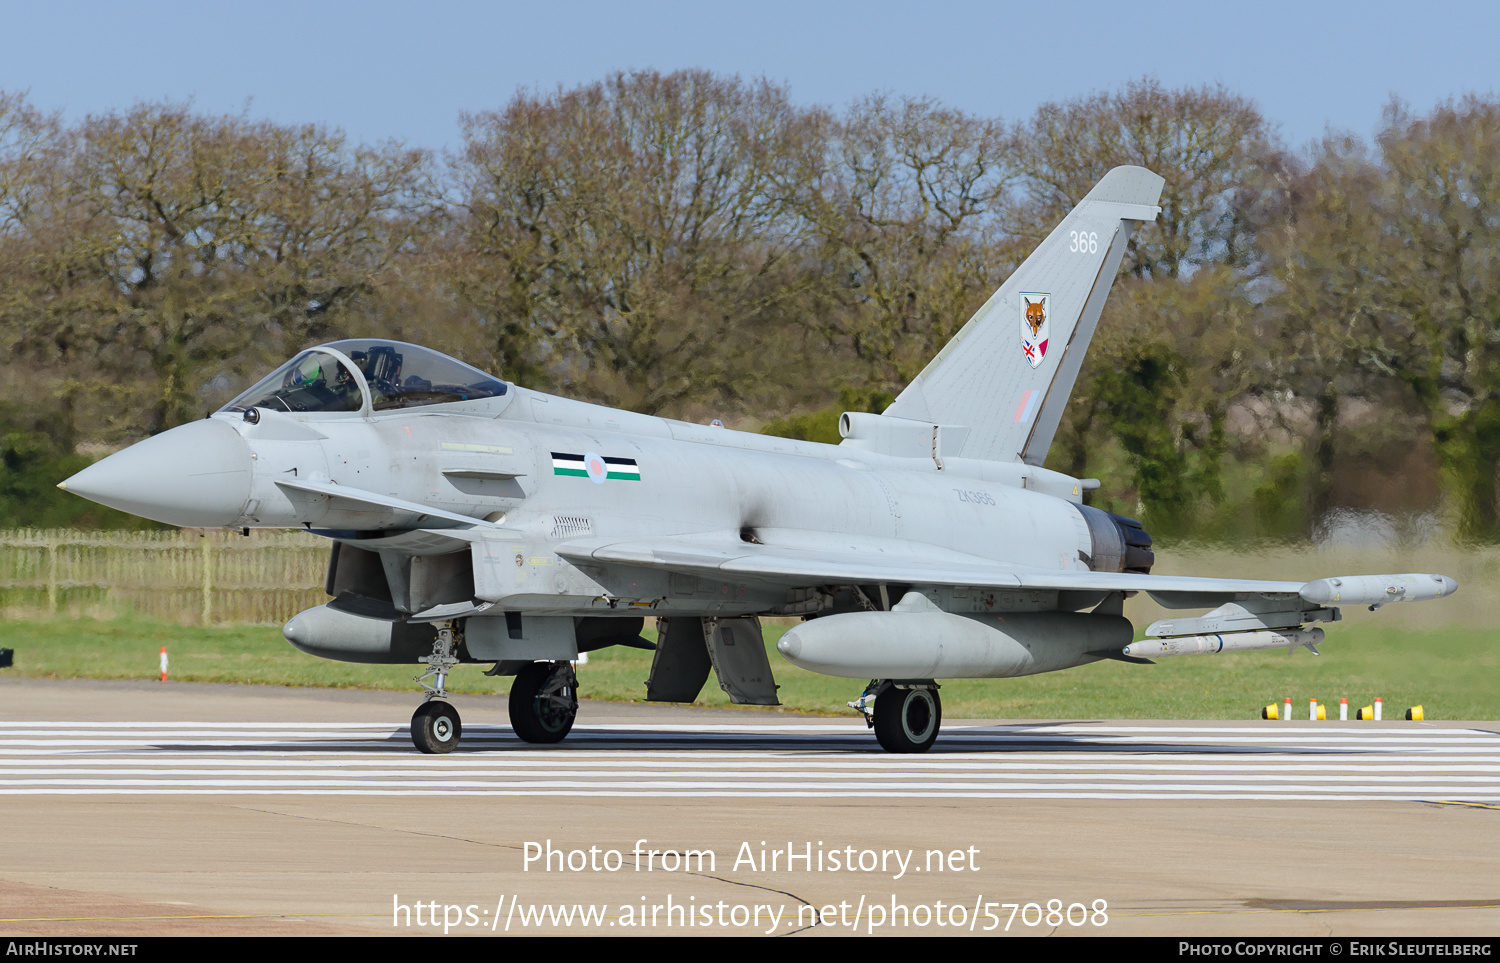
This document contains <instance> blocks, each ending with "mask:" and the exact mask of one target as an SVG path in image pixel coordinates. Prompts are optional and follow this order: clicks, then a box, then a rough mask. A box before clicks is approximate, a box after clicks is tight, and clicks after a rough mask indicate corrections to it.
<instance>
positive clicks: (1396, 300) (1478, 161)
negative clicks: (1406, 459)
mask: <svg viewBox="0 0 1500 963" xmlns="http://www.w3.org/2000/svg"><path fill="white" fill-rule="evenodd" d="M1378 140H1379V145H1380V154H1381V159H1382V161H1383V162H1384V164H1385V166H1386V168H1387V169H1388V171H1389V176H1390V181H1389V187H1388V191H1387V192H1386V195H1385V197H1386V202H1387V204H1388V205H1389V206H1388V215H1387V219H1386V230H1387V231H1389V232H1391V236H1392V237H1393V238H1394V239H1395V242H1396V243H1395V244H1393V245H1392V248H1393V256H1395V257H1397V258H1398V260H1395V261H1394V263H1393V265H1392V270H1391V272H1390V279H1389V282H1388V283H1389V291H1390V294H1389V297H1390V306H1391V308H1392V309H1393V317H1394V318H1395V320H1396V324H1395V325H1394V327H1393V330H1392V331H1391V332H1390V335H1389V336H1388V337H1387V339H1386V340H1385V342H1384V343H1383V345H1382V348H1383V354H1384V359H1383V360H1384V361H1385V363H1386V365H1387V366H1388V367H1389V368H1390V369H1391V370H1392V371H1394V372H1396V373H1397V374H1398V376H1399V377H1400V378H1401V379H1402V380H1404V381H1405V382H1406V383H1407V384H1408V385H1409V386H1410V387H1411V389H1412V391H1413V392H1414V393H1415V395H1416V397H1417V399H1418V401H1419V403H1420V405H1421V407H1422V409H1423V410H1424V411H1425V413H1426V416H1427V418H1428V420H1429V423H1430V424H1431V426H1432V432H1433V437H1434V440H1435V443H1436V447H1437V453H1438V457H1439V460H1440V462H1441V464H1442V468H1443V472H1444V475H1445V476H1446V479H1447V482H1448V486H1449V489H1450V492H1451V493H1452V494H1453V496H1454V497H1455V500H1456V502H1457V507H1458V510H1459V534H1460V535H1461V536H1462V537H1464V538H1467V539H1493V538H1495V537H1497V536H1500V492H1497V487H1496V486H1497V472H1500V256H1497V252H1500V103H1497V102H1496V101H1494V100H1493V99H1486V98H1480V97H1475V96H1469V97H1466V98H1464V99H1463V100H1462V101H1458V102H1449V103H1447V104H1442V105H1439V106H1438V107H1437V108H1436V109H1435V110H1434V111H1433V112H1432V113H1431V114H1430V115H1429V116H1427V117H1416V116H1414V115H1412V114H1411V113H1410V112H1409V111H1408V110H1407V109H1406V108H1405V107H1404V106H1402V105H1401V104H1399V103H1393V104H1392V105H1391V107H1390V108H1389V109H1388V111H1387V114H1386V123H1385V128H1384V130H1383V131H1382V132H1381V134H1380V136H1379V138H1378Z"/></svg>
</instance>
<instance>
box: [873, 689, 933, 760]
mask: <svg viewBox="0 0 1500 963" xmlns="http://www.w3.org/2000/svg"><path fill="white" fill-rule="evenodd" d="M942 724H943V703H942V701H941V700H939V699H938V694H937V690H936V689H898V688H896V687H895V686H890V687H888V688H887V689H886V690H885V691H884V692H882V693H880V694H879V695H878V696H876V697H875V738H876V739H878V740H879V741H880V747H881V748H882V749H884V750H885V751H886V752H926V751H927V750H928V749H930V748H932V744H933V742H935V741H936V740H937V734H938V728H939V727H940V726H941V725H942Z"/></svg>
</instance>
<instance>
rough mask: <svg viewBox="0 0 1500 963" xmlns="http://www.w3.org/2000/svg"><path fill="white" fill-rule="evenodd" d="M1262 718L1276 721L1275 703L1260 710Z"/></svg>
mask: <svg viewBox="0 0 1500 963" xmlns="http://www.w3.org/2000/svg"><path fill="white" fill-rule="evenodd" d="M1260 717H1261V718H1262V719H1275V718H1276V703H1274V702H1273V703H1271V704H1270V705H1268V706H1266V707H1265V708H1264V709H1262V710H1260Z"/></svg>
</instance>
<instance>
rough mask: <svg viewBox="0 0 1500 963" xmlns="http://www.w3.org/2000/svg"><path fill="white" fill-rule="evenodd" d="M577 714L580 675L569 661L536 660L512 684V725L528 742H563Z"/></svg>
mask: <svg viewBox="0 0 1500 963" xmlns="http://www.w3.org/2000/svg"><path fill="white" fill-rule="evenodd" d="M577 716H578V678H577V677H576V676H575V675H574V674H573V666H572V665H571V664H570V663H567V662H533V663H531V664H530V665H528V666H526V667H525V668H524V669H522V670H521V671H520V672H517V673H516V681H515V682H513V683H511V686H510V727H511V728H512V729H514V730H515V731H516V735H517V736H519V737H520V738H521V739H522V740H523V741H525V742H544V743H545V742H561V741H562V740H563V737H564V736H566V735H567V734H568V732H569V731H570V730H571V729H572V728H573V720H574V719H575V718H577Z"/></svg>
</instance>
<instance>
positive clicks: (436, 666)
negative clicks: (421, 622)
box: [411, 622, 463, 754]
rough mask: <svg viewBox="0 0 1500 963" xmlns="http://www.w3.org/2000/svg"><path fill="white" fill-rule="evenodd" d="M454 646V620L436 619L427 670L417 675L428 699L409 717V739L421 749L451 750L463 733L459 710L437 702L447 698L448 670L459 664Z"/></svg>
mask: <svg viewBox="0 0 1500 963" xmlns="http://www.w3.org/2000/svg"><path fill="white" fill-rule="evenodd" d="M455 648H456V643H455V641H454V638H453V623H452V622H439V623H438V624H437V638H435V639H433V641H432V654H431V655H429V656H428V657H427V659H426V664H427V671H426V672H424V673H423V674H422V675H420V676H418V677H417V681H418V682H419V683H421V685H422V688H424V689H426V690H427V701H426V702H424V703H422V704H421V705H419V706H417V711H416V712H414V713H412V716H411V741H412V744H413V745H415V746H416V747H417V749H418V750H419V751H421V752H425V753H429V754H430V753H443V752H452V751H453V750H454V749H456V748H457V747H458V740H459V739H460V738H461V737H462V736H463V722H462V721H461V720H460V719H459V717H458V710H457V709H455V708H453V706H452V705H451V704H449V703H447V702H441V701H439V700H440V699H446V698H447V697H448V692H447V689H446V688H445V685H446V684H447V681H448V673H449V672H450V671H452V669H453V667H454V666H455V665H458V657H457V655H456V654H455V652H454V649H455ZM428 677H432V678H433V682H434V684H433V685H428V683H427V679H428Z"/></svg>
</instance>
